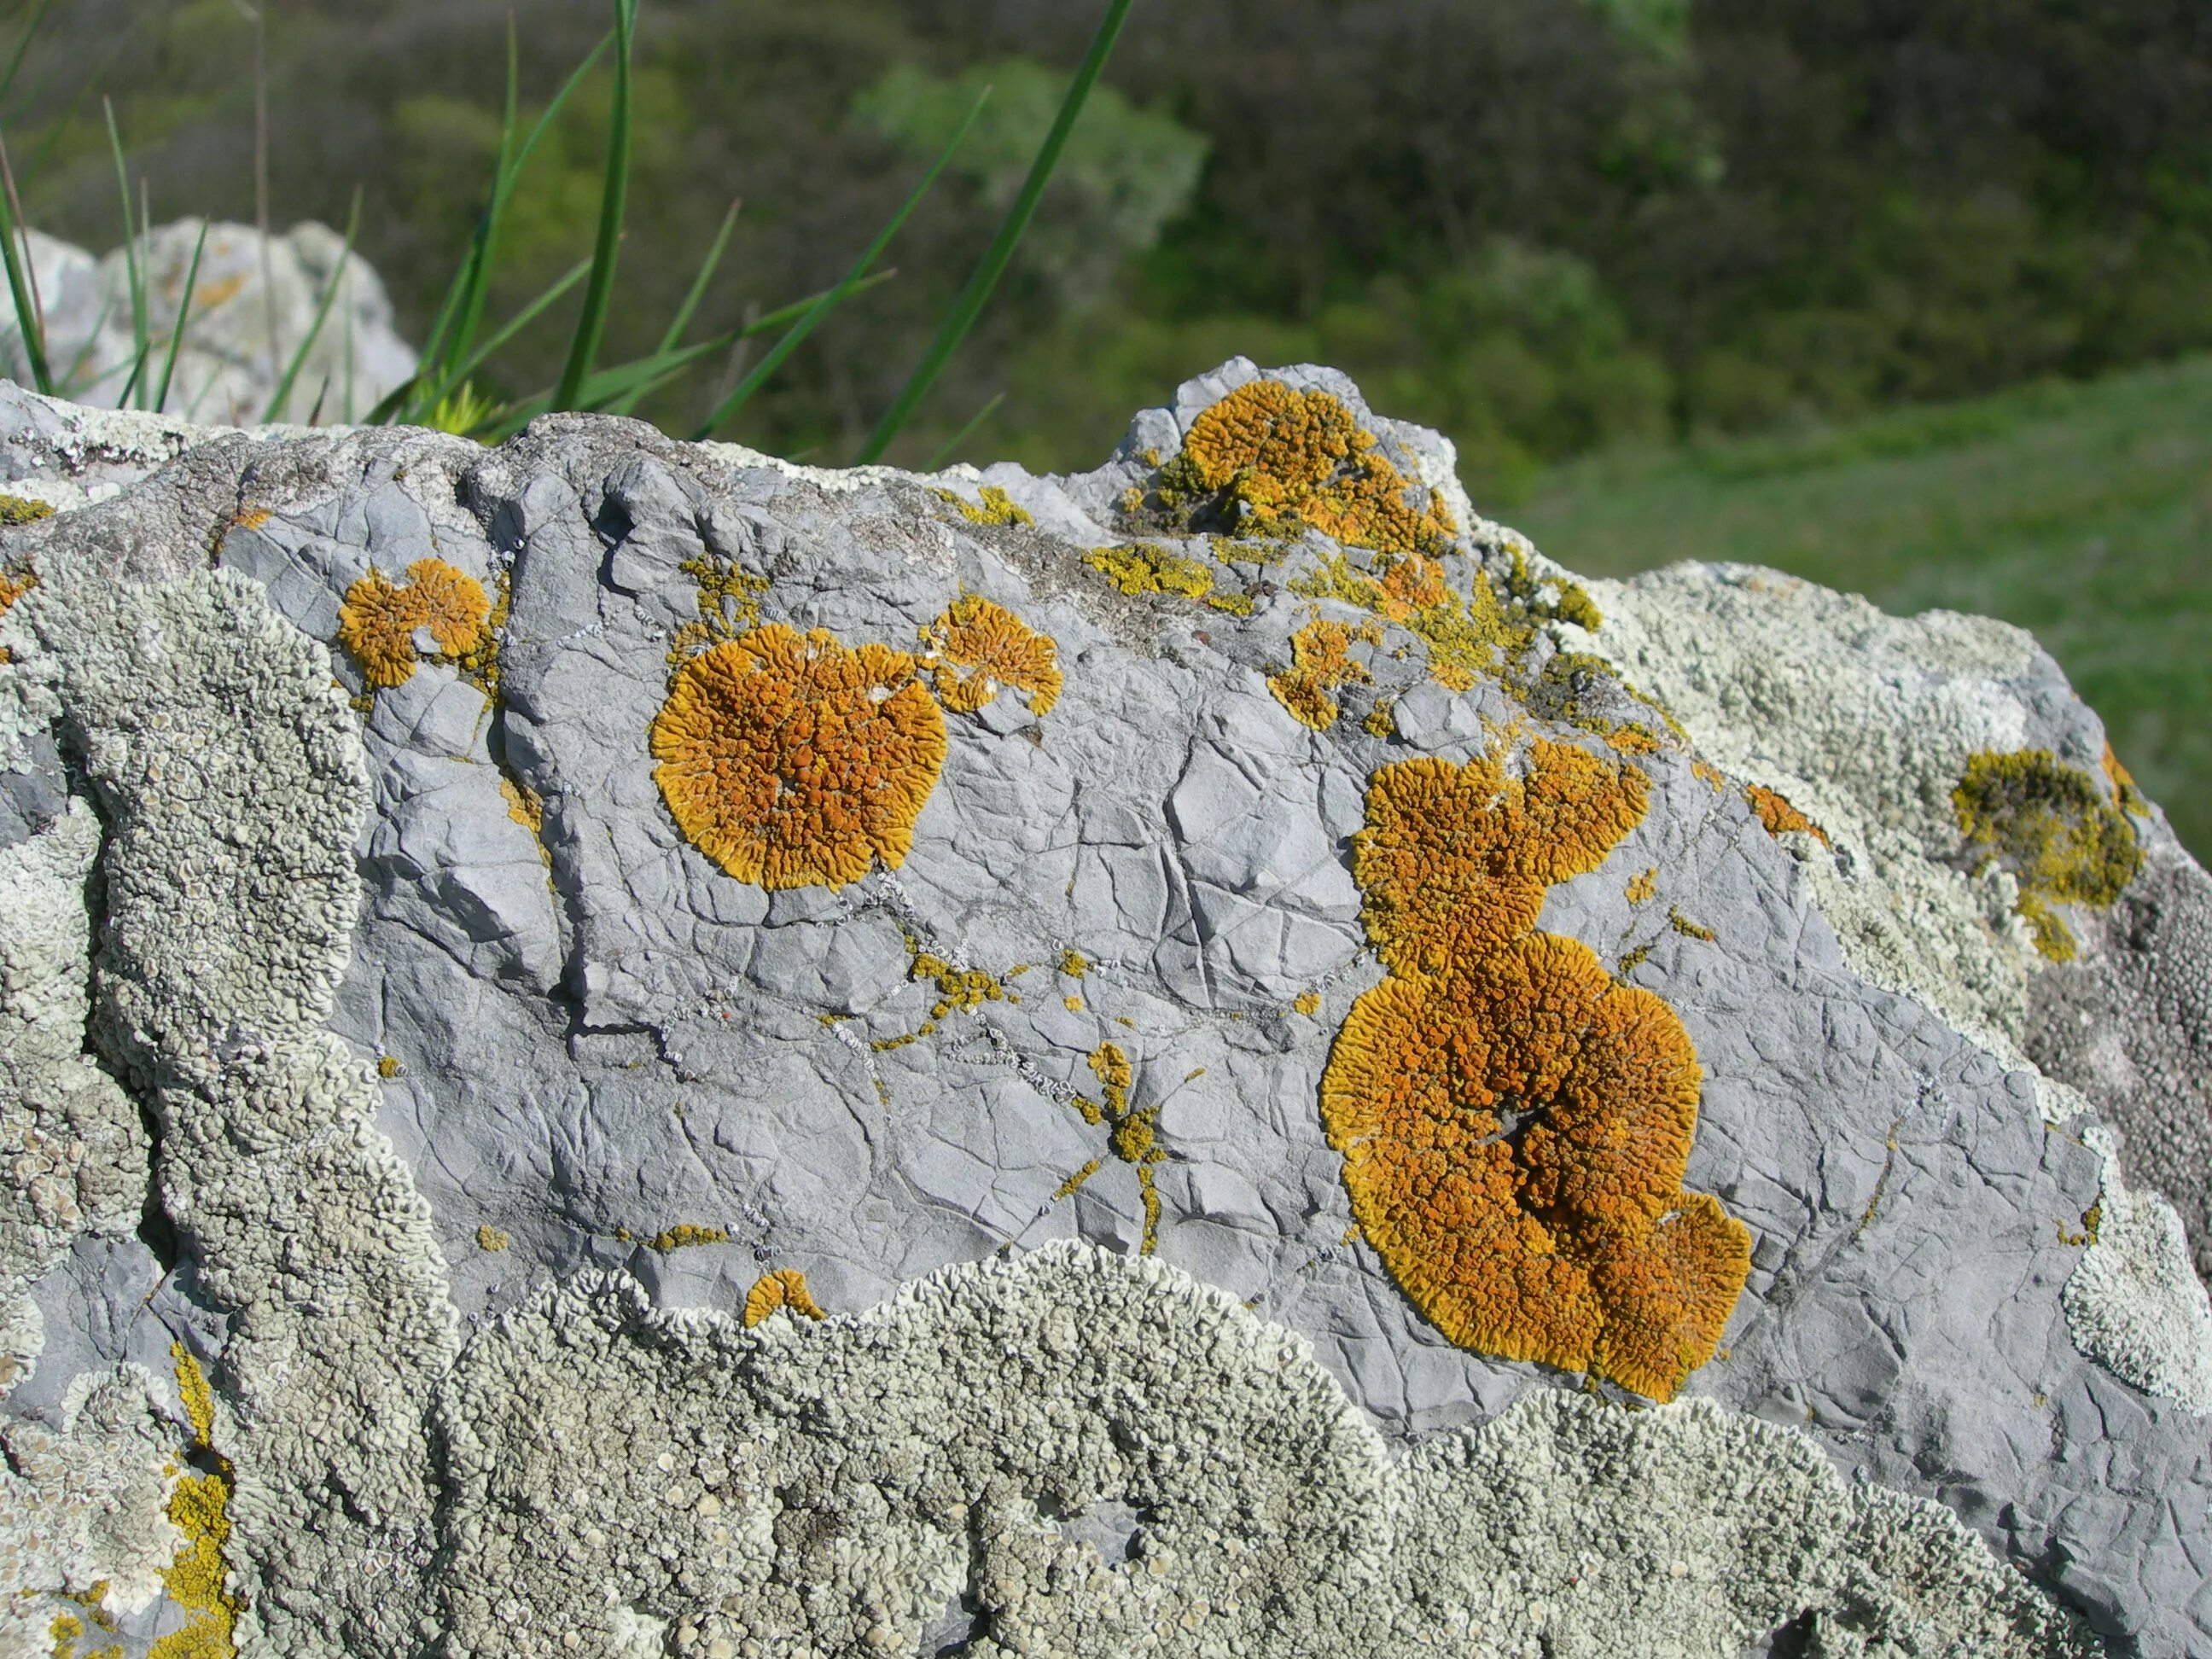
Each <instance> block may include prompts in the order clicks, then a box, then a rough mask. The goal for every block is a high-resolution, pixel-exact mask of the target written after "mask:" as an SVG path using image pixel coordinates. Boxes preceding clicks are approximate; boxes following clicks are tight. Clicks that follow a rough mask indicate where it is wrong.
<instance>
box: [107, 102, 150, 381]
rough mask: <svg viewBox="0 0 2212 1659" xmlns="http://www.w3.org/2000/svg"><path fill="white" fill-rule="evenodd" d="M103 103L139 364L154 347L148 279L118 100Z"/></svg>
mask: <svg viewBox="0 0 2212 1659" xmlns="http://www.w3.org/2000/svg"><path fill="white" fill-rule="evenodd" d="M100 106H101V107H102V108H103V109H105V110H106V112H107V147H108V149H110V150H112V151H113V152H114V155H115V188H116V190H117V191H118V192H119V193H120V194H121V196H122V197H123V263H124V268H125V270H126V271H127V272H128V273H129V276H130V283H131V354H132V356H135V357H136V358H137V362H138V366H139V367H140V368H143V366H144V364H145V361H146V356H147V353H148V351H149V349H150V347H149V345H148V343H147V339H146V279H145V275H144V273H143V272H142V271H141V270H139V269H138V250H137V240H138V238H137V230H136V229H135V228H134V227H133V224H132V222H131V178H130V174H129V173H128V171H127V170H126V169H125V167H124V165H123V136H122V135H121V134H120V133H118V131H116V130H115V100H113V99H112V98H102V99H101V100H100ZM137 380H138V369H137V368H133V369H132V370H131V379H130V380H127V381H125V383H124V387H123V398H122V400H121V401H120V402H119V403H118V404H117V407H118V408H127V407H128V406H129V404H130V398H131V388H132V387H133V386H136V385H137Z"/></svg>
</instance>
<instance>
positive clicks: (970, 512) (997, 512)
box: [931, 484, 1036, 524]
mask: <svg viewBox="0 0 2212 1659" xmlns="http://www.w3.org/2000/svg"><path fill="white" fill-rule="evenodd" d="M931 493H932V494H933V495H935V496H936V497H937V498H938V500H939V501H945V502H947V503H949V504H951V506H952V507H955V508H957V510H958V511H959V513H960V516H961V517H962V518H963V519H965V520H968V522H969V524H1035V523H1036V520H1034V519H1032V518H1031V517H1030V515H1029V514H1028V513H1025V512H1024V511H1023V510H1022V508H1021V507H1019V506H1018V504H1017V503H1016V502H1015V501H1014V498H1013V497H1012V496H1011V495H1008V494H1006V491H1005V490H1003V489H1000V488H999V486H998V485H996V484H985V485H984V486H983V487H982V488H981V489H979V490H977V491H976V492H975V493H976V494H977V495H979V496H981V498H982V499H981V501H980V502H979V501H969V499H968V498H967V497H966V496H964V495H959V494H957V492H955V491H953V490H950V489H939V490H933V491H932V492H931Z"/></svg>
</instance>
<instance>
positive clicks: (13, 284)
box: [0, 191, 54, 398]
mask: <svg viewBox="0 0 2212 1659" xmlns="http://www.w3.org/2000/svg"><path fill="white" fill-rule="evenodd" d="M15 236H16V232H15V215H14V214H13V213H12V212H10V211H9V207H8V197H7V192H6V191H0V257H4V259H5V262H6V264H7V266H8V293H9V297H10V298H11V299H13V300H14V301H15V327H16V329H17V331H19V332H20V333H21V335H22V338H23V356H24V357H25V358H26V359H27V361H28V362H29V363H30V365H31V383H32V384H33V386H36V387H37V388H38V389H39V391H40V392H43V393H44V394H45V395H46V396H47V397H49V398H51V397H52V396H53V395H54V380H53V376H52V374H50V373H48V372H47V368H46V334H45V331H44V330H42V329H41V328H40V326H39V308H38V307H36V306H35V305H33V304H32V303H31V293H30V289H28V288H27V287H26V286H25V284H24V282H23V264H22V261H21V259H19V258H16V255H15ZM24 240H25V245H26V246H28V243H29V239H28V238H25V239H24Z"/></svg>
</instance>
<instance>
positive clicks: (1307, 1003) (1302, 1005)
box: [1291, 991, 1321, 1019]
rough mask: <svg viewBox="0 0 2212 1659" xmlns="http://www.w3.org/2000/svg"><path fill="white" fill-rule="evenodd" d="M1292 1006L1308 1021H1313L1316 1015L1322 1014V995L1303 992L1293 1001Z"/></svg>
mask: <svg viewBox="0 0 2212 1659" xmlns="http://www.w3.org/2000/svg"><path fill="white" fill-rule="evenodd" d="M1291 1007H1293V1008H1295V1009H1297V1011H1298V1012H1300V1013H1302V1014H1304V1016H1305V1017H1306V1018H1308V1019H1311V1018H1313V1017H1314V1016H1315V1015H1316V1014H1317V1013H1319V1012H1321V993H1320V992H1318V991H1301V992H1300V993H1299V994H1297V995H1296V996H1294V997H1292V998H1291Z"/></svg>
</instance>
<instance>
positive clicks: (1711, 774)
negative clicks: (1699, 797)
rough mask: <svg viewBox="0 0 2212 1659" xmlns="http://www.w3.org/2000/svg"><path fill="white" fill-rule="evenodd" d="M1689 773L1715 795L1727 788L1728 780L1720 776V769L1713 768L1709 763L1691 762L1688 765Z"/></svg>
mask: <svg viewBox="0 0 2212 1659" xmlns="http://www.w3.org/2000/svg"><path fill="white" fill-rule="evenodd" d="M1690 771H1691V773H1692V775H1694V776H1695V777H1696V778H1697V779H1698V780H1699V781H1700V782H1702V783H1703V784H1704V785H1705V787H1706V788H1708V789H1710V790H1711V791H1712V792H1713V793H1715V794H1718V793H1720V792H1721V791H1722V790H1723V789H1725V788H1727V787H1728V780H1727V779H1726V778H1725V777H1723V776H1722V775H1721V769H1720V768H1718V767H1717V766H1715V765H1714V764H1712V763H1711V762H1710V761H1701V760H1693V761H1692V762H1691V763H1690Z"/></svg>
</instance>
